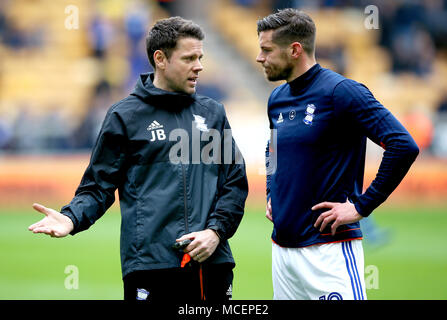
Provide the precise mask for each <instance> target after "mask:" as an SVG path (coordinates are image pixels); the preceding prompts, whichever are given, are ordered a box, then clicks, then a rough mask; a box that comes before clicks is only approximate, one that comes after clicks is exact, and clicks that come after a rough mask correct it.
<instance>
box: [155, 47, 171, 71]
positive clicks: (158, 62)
mask: <svg viewBox="0 0 447 320" xmlns="http://www.w3.org/2000/svg"><path fill="white" fill-rule="evenodd" d="M167 60H168V58H167V57H166V55H165V53H164V52H163V51H161V50H156V51H155V52H154V63H155V67H156V68H157V69H160V70H164V69H165V68H166V62H167Z"/></svg>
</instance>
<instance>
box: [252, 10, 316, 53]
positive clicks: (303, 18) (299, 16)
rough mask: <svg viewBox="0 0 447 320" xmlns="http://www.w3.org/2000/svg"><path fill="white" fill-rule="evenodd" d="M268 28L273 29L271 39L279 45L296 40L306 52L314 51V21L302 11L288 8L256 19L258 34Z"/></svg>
mask: <svg viewBox="0 0 447 320" xmlns="http://www.w3.org/2000/svg"><path fill="white" fill-rule="evenodd" d="M268 30H274V32H273V35H272V40H273V42H275V43H277V44H279V45H289V44H290V43H292V42H295V41H298V42H299V43H301V45H302V47H303V49H304V51H305V52H306V53H307V54H309V55H311V54H313V53H314V52H315V34H316V27H315V23H314V22H313V20H312V18H311V17H310V16H309V15H308V14H306V13H305V12H303V11H300V10H297V9H292V8H288V9H283V10H278V12H276V13H273V14H271V15H269V16H267V17H264V18H262V19H260V20H258V35H259V34H260V33H261V32H263V31H268Z"/></svg>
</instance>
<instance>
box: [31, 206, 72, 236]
mask: <svg viewBox="0 0 447 320" xmlns="http://www.w3.org/2000/svg"><path fill="white" fill-rule="evenodd" d="M33 208H34V210H36V211H39V212H40V213H43V214H44V215H45V218H43V219H42V220H40V221H38V222H36V223H35V224H32V225H30V226H29V227H28V230H30V231H32V232H33V233H44V234H48V235H50V236H51V237H55V238H62V237H65V236H66V235H67V234H69V233H70V232H71V231H72V230H73V228H74V226H73V221H71V219H70V218H69V217H67V216H65V215H63V214H62V213H60V212H57V211H56V210H53V209H50V208H46V207H44V206H43V205H41V204H38V203H34V204H33Z"/></svg>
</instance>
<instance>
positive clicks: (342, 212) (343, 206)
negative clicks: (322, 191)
mask: <svg viewBox="0 0 447 320" xmlns="http://www.w3.org/2000/svg"><path fill="white" fill-rule="evenodd" d="M318 209H330V210H328V211H325V212H323V213H322V214H320V216H319V217H318V219H317V221H316V222H315V224H314V227H315V228H318V226H320V225H321V226H320V232H322V231H323V230H324V228H326V226H327V225H328V224H329V223H330V222H333V223H332V225H331V233H332V235H335V232H336V230H337V228H338V227H339V226H340V225H343V224H348V223H354V222H357V221H360V220H361V219H362V218H363V217H362V216H361V215H360V214H359V213H358V212H357V210H356V209H355V206H354V204H352V203H351V202H349V201H346V202H345V203H340V202H321V203H319V204H317V205H315V206H313V207H312V210H318Z"/></svg>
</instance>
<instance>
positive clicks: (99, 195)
mask: <svg viewBox="0 0 447 320" xmlns="http://www.w3.org/2000/svg"><path fill="white" fill-rule="evenodd" d="M111 110H112V109H111ZM126 145H127V144H126V134H125V128H124V124H123V122H122V121H121V119H120V117H119V115H118V114H116V113H114V112H112V111H109V112H108V114H107V115H106V118H105V120H104V122H103V124H102V128H101V131H100V133H99V136H98V138H97V141H96V143H95V146H94V148H93V151H92V155H91V158H90V163H89V165H88V167H87V169H86V170H85V172H84V175H83V177H82V180H81V183H80V184H79V186H78V188H77V190H76V192H75V196H74V198H73V199H72V200H71V202H70V203H69V204H68V205H66V206H64V207H62V209H61V213H62V214H64V215H66V216H68V217H69V218H70V219H71V220H72V221H73V225H74V229H73V231H72V232H71V234H72V235H74V234H76V233H78V232H80V231H83V230H86V229H88V228H89V227H90V226H91V225H92V224H93V223H95V221H96V220H98V219H99V218H100V217H101V216H102V215H103V214H104V213H105V212H106V211H107V209H108V208H109V207H110V206H111V205H112V204H113V202H114V201H115V190H116V189H117V188H118V186H119V185H120V183H121V181H122V180H123V176H124V170H123V166H124V161H125V154H126V152H125V146H126Z"/></svg>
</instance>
